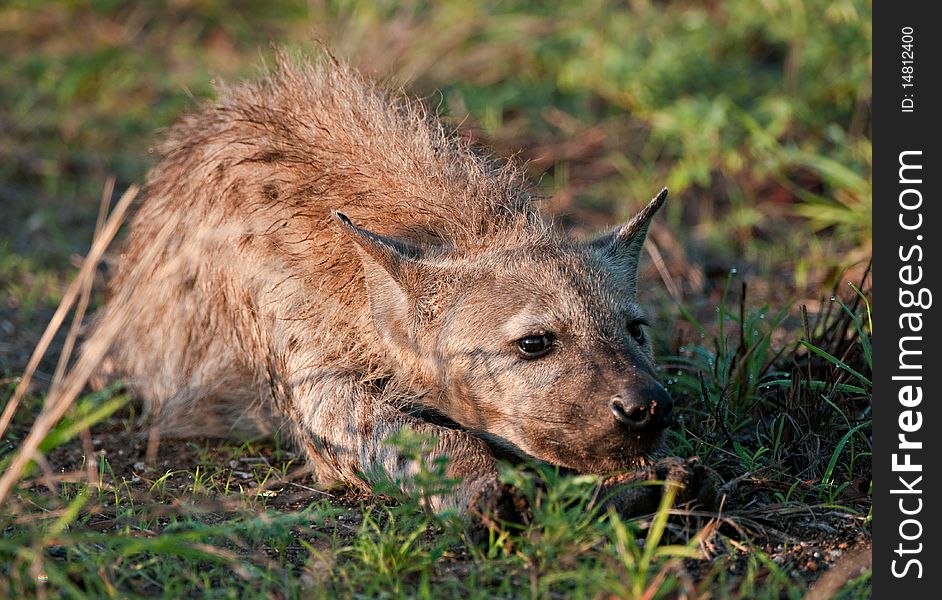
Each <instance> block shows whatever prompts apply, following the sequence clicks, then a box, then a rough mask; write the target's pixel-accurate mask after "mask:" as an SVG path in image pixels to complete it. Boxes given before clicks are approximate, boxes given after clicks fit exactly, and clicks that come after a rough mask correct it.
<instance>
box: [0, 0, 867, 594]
mask: <svg viewBox="0 0 942 600" xmlns="http://www.w3.org/2000/svg"><path fill="white" fill-rule="evenodd" d="M870 19H871V8H870V4H869V3H868V2H864V1H863V0H842V1H839V2H829V1H826V0H774V1H770V2H763V3H755V2H750V1H748V0H732V1H729V2H724V3H699V2H687V1H680V0H673V1H669V2H633V3H627V4H626V3H623V2H615V1H614V0H592V1H590V2H577V1H576V0H572V1H564V2H558V3H534V2H531V1H530V0H515V1H513V2H506V1H501V2H498V1H496V0H484V1H482V2H461V1H458V0H453V1H451V0H450V1H445V2H436V3H424V2H393V1H382V2H361V1H353V0H349V1H328V2H318V3H311V2H303V1H300V0H272V1H271V2H266V3H256V2H240V1H232V2H225V1H222V0H198V1H186V2H169V1H167V2H153V3H139V2H123V1H120V0H70V1H68V2H65V1H62V2H45V3H34V2H31V1H27V0H12V1H10V2H6V3H4V4H3V5H2V6H0V51H2V53H3V56H4V60H3V61H0V107H2V108H0V206H2V214H3V219H0V328H2V329H0V330H2V332H3V336H2V337H0V370H2V375H3V380H2V387H0V389H2V391H0V408H2V405H3V404H5V402H6V401H7V400H8V398H9V397H10V395H11V394H12V389H13V386H14V385H15V382H16V380H17V378H18V377H19V375H20V374H21V373H22V370H23V368H24V366H25V363H26V359H27V358H28V355H29V352H30V351H31V349H32V346H33V344H34V343H35V342H36V340H37V339H38V337H39V334H40V332H41V331H42V328H43V327H45V324H46V321H47V319H48V317H49V315H50V314H51V312H52V309H53V308H54V307H55V305H56V303H57V302H58V300H59V298H60V297H61V294H62V291H63V290H64V288H65V285H66V283H67V282H68V281H69V279H70V278H71V277H73V276H74V274H75V268H74V265H75V264H76V258H77V257H80V256H82V255H83V254H84V253H85V252H87V250H88V246H89V242H90V239H91V235H92V231H93V228H94V223H95V218H96V213H97V206H98V203H99V198H100V195H101V188H102V186H103V185H104V182H105V180H106V179H107V177H109V176H115V177H116V178H117V182H118V185H117V187H118V189H124V188H126V187H127V186H128V185H130V184H132V183H135V182H140V181H142V179H143V177H144V174H145V172H146V169H147V167H148V165H149V164H151V161H152V156H151V154H150V153H149V148H151V147H152V146H153V144H154V143H155V142H156V140H157V139H158V138H159V129H160V128H162V127H166V126H168V125H169V124H171V123H172V122H173V120H174V119H175V118H176V117H177V115H179V114H180V113H181V112H182V111H185V110H189V109H192V108H194V107H195V106H196V105H197V103H198V102H199V101H200V100H201V99H203V98H209V97H211V96H212V93H213V86H214V81H218V80H234V79H238V78H240V77H245V76H252V75H253V74H255V73H257V71H258V68H259V64H260V63H261V62H263V61H265V60H266V57H269V56H270V54H271V50H270V46H269V42H271V41H276V42H278V43H282V44H286V45H287V46H289V47H291V48H297V47H301V48H308V49H310V48H311V47H312V46H315V45H316V44H314V43H313V40H314V39H319V40H322V41H324V42H325V43H326V44H327V45H328V47H329V48H331V50H332V51H333V52H334V53H336V54H337V55H339V56H341V57H343V58H345V59H347V60H350V61H351V62H353V63H354V64H356V65H358V66H359V67H360V68H361V69H363V70H364V71H366V72H367V73H369V74H371V75H373V76H376V77H379V78H383V79H387V80H390V81H391V82H392V83H393V84H402V85H404V86H405V88H406V89H407V90H409V91H410V92H413V93H416V94H419V95H421V96H422V97H424V98H425V100H426V102H427V103H428V104H429V105H430V106H433V107H435V108H436V109H438V110H439V111H440V112H441V113H442V115H443V117H444V118H445V119H446V120H447V121H448V122H449V123H451V124H452V125H454V126H456V127H460V128H461V129H462V130H463V131H464V132H465V133H467V134H468V135H470V136H472V137H474V138H475V139H477V140H479V141H481V142H482V143H484V144H486V145H488V146H489V147H492V148H494V149H495V150H496V151H497V152H498V153H499V154H502V155H510V154H512V153H515V152H517V151H520V153H521V154H520V158H522V159H525V160H527V161H529V163H528V167H527V168H528V170H529V172H530V175H531V176H532V177H533V178H534V179H535V180H538V181H539V182H540V187H541V190H542V191H543V192H545V193H546V194H547V195H548V196H552V197H553V200H552V201H550V202H549V203H548V206H547V208H548V210H549V211H550V212H552V213H553V214H554V216H555V217H556V218H557V219H559V220H560V221H561V222H562V223H563V224H566V225H571V226H572V227H574V228H575V229H576V230H577V231H579V232H585V231H588V230H593V229H601V228H603V227H607V226H610V225H612V224H614V223H616V222H617V221H618V220H619V219H623V218H625V217H626V216H627V215H629V214H630V213H631V212H632V211H633V210H634V209H635V208H636V207H637V206H638V205H640V204H641V203H642V202H644V201H646V200H647V199H648V198H649V197H650V196H651V194H652V193H653V192H654V191H656V190H657V189H659V188H660V187H661V186H663V185H668V186H670V188H671V193H672V201H671V202H670V203H669V204H668V206H667V210H666V214H665V216H664V217H659V219H660V220H659V221H658V223H656V224H655V227H654V230H653V231H652V240H653V242H654V246H655V249H656V250H657V251H658V252H659V254H660V256H661V258H662V259H663V261H664V264H663V265H662V267H663V268H662V270H659V271H658V270H655V269H653V268H650V269H648V272H647V273H646V279H645V281H647V282H648V283H649V284H650V285H649V289H647V290H645V291H644V293H643V298H644V299H645V301H646V303H647V304H648V305H649V308H650V311H651V312H652V319H653V320H654V321H655V322H656V323H657V324H658V326H657V327H655V328H652V330H653V331H654V338H655V339H654V342H655V343H656V345H657V347H658V348H659V350H660V352H659V353H660V355H661V356H660V359H661V360H660V362H661V364H662V368H663V373H662V378H663V379H664V381H665V382H666V383H667V384H668V387H670V389H671V391H672V392H673V394H674V395H675V397H676V398H677V400H678V412H679V414H680V419H681V426H680V427H678V428H675V429H674V430H673V431H672V433H671V437H670V439H669V442H668V445H669V450H670V451H671V452H672V453H674V454H677V455H679V456H698V457H699V458H700V460H701V461H702V462H703V463H705V464H707V465H709V466H711V467H712V468H714V469H715V470H717V472H719V473H720V474H721V475H722V477H723V479H724V480H725V481H726V482H727V488H726V492H728V498H727V501H726V504H725V505H724V508H723V512H722V515H721V517H719V518H715V516H714V518H711V516H707V515H682V514H676V513H678V511H676V510H671V509H670V507H669V506H668V505H666V504H665V505H664V506H662V507H661V510H659V511H658V513H657V514H656V515H651V516H648V517H645V518H641V519H637V520H622V519H620V518H619V517H618V516H617V515H612V514H608V513H600V512H598V511H594V510H592V509H591V508H589V507H590V506H592V504H591V499H592V497H593V494H594V492H595V490H596V486H597V482H596V481H595V480H594V479H593V478H591V477H571V476H563V475H560V474H559V473H558V472H556V471H554V470H552V469H546V468H540V467H535V472H536V473H537V474H538V475H539V477H540V478H541V479H543V480H544V484H543V485H535V484H534V478H533V473H532V472H531V473H529V474H527V473H522V472H521V471H519V470H514V469H511V468H507V469H505V471H504V477H505V479H506V480H507V481H508V482H510V483H512V484H514V485H515V486H516V487H517V488H518V489H519V490H520V491H521V493H523V494H524V495H526V496H527V497H528V498H529V500H530V502H531V505H532V506H534V507H536V508H535V509H534V510H535V518H534V519H533V522H532V523H531V524H530V525H527V526H526V527H517V528H514V527H508V528H507V530H505V531H504V532H503V533H501V534H492V535H491V536H490V538H489V539H485V540H481V539H479V538H478V537H474V538H469V537H468V536H467V534H466V532H465V524H464V522H463V521H461V520H460V519H459V518H457V517H455V516H453V515H452V516H449V517H434V516H430V515H428V514H427V513H425V512H424V511H422V510H420V509H419V507H418V503H417V502H418V500H417V498H403V497H400V496H398V495H396V497H395V500H393V499H391V498H389V497H366V496H363V495H362V494H360V493H358V492H355V491H352V490H344V489H339V490H338V489H333V490H324V489H321V488H320V487H318V486H317V484H316V483H315V482H313V481H311V480H310V479H309V478H307V477H306V476H300V477H299V476H296V475H294V474H295V473H296V469H297V468H299V467H301V466H302V464H303V460H302V459H301V457H300V456H299V455H297V454H295V453H294V452H293V451H292V449H291V448H290V447H286V446H284V445H283V444H282V443H281V441H280V440H277V439H276V440H260V441H256V442H250V443H245V444H235V443H229V442H223V443H220V442H218V441H206V440H192V441H186V442H165V443H164V445H163V446H162V448H161V452H160V454H159V456H160V460H159V461H158V463H157V464H151V465H147V464H144V461H143V457H144V454H145V446H146V440H144V439H143V438H142V436H141V434H140V433H139V431H138V429H137V421H138V419H137V417H138V414H137V411H138V410H139V409H138V407H137V406H136V405H135V404H134V403H133V402H129V401H128V399H127V398H125V397H124V396H123V395H120V394H116V393H115V392H114V391H109V392H105V393H100V394H88V395H86V396H84V397H82V398H80V400H79V401H78V402H77V403H76V404H75V406H73V407H72V408H71V409H70V411H69V413H68V414H67V415H66V418H65V419H63V421H62V422H61V423H60V424H59V425H58V426H57V427H56V428H55V429H53V430H52V431H51V432H50V434H49V436H47V438H46V440H45V441H44V443H43V446H42V450H43V453H44V456H45V457H46V462H45V464H44V463H43V462H42V461H40V463H39V464H36V465H34V466H33V467H32V468H31V470H30V472H29V473H28V474H27V476H26V477H25V479H24V480H23V482H22V483H21V485H20V487H19V488H18V489H17V491H16V492H15V494H14V499H13V500H12V502H11V503H10V505H9V508H10V509H11V510H7V508H8V507H7V506H4V510H2V511H0V528H2V532H3V533H2V535H0V595H3V596H24V597H32V596H39V595H41V594H43V593H46V594H48V595H49V596H51V597H138V596H162V597H181V596H194V597H213V598H215V597H226V598H229V597H233V598H234V597H241V598H245V597H257V596H270V597H278V598H281V597H307V596H309V595H310V593H311V591H312V590H319V591H323V592H324V595H326V596H331V597H416V596H417V597H436V598H437V597H451V596H460V597H471V598H493V597H507V598H511V597H512V598H518V597H529V598H557V597H566V598H569V597H573V598H595V597H600V596H603V597H604V596H616V597H633V598H670V597H677V596H678V595H686V596H687V597H697V596H700V595H704V594H707V593H709V594H710V596H711V597H717V598H743V599H745V598H783V597H784V598H799V597H802V596H803V595H804V593H805V592H806V591H807V590H808V588H809V586H810V585H812V583H813V581H814V579H815V578H816V577H817V576H818V575H820V573H821V572H822V571H823V570H824V569H826V568H827V567H828V566H830V565H831V564H833V563H834V562H835V561H837V560H840V559H841V556H844V555H847V554H849V553H851V552H852V551H853V549H854V548H855V547H857V546H859V545H860V544H862V543H865V542H866V540H868V539H869V524H870V520H871V518H872V514H871V509H870V507H871V498H870V493H871V492H870V489H871V475H870V473H871V469H870V460H871V456H870V452H871V448H870V441H869V440H870V433H871V427H872V415H871V403H872V399H871V396H872V384H871V382H872V376H871V371H872V366H873V365H872V354H871V348H870V341H869V340H870V335H871V333H872V315H871V307H870V305H869V302H868V298H869V287H868V286H869V277H865V274H866V272H867V270H866V269H867V268H866V264H867V262H868V259H869V256H870V253H871V250H870V246H871V222H870V219H871V217H870V207H871V197H872V191H871V179H870V172H871V152H872V146H871V138H870V81H871V66H870V45H871V29H870V28H871V24H870ZM313 52H314V53H315V54H316V53H317V52H318V51H317V50H314V51H313ZM102 270H103V271H106V269H102ZM103 275H104V273H103V274H102V277H100V278H99V279H100V280H101V279H103ZM658 278H660V279H665V280H667V282H668V283H669V284H672V285H673V286H674V292H675V293H676V296H671V297H669V296H668V294H667V293H666V292H664V291H662V290H661V285H660V283H659V281H658ZM848 280H851V281H854V282H855V283H856V282H863V285H864V286H867V287H863V286H857V287H854V288H853V289H851V288H849V287H847V286H846V285H845V283H844V282H846V281H848ZM861 287H863V290H864V292H863V293H861V292H860V289H861ZM99 288H100V286H99ZM832 288H833V289H835V290H839V291H834V292H832V291H831V290H832ZM96 293H98V292H97V291H96ZM832 295H833V296H834V299H833V300H828V298H829V297H830V296H832ZM822 298H823V300H822ZM95 301H97V298H93V304H94V303H95ZM59 346H61V342H57V343H55V344H54V346H53V347H54V348H57V347H59ZM54 358H55V357H53V358H52V359H47V360H46V361H44V362H43V363H41V365H40V372H39V373H38V374H37V383H36V385H35V386H34V389H33V390H32V391H31V393H30V394H28V395H27V397H26V398H25V400H24V402H23V405H22V406H21V407H20V409H19V410H18V411H17V413H16V415H15V418H14V421H13V424H12V426H11V429H10V431H8V432H7V433H6V434H5V436H4V439H3V440H0V444H2V445H0V472H2V471H3V470H4V469H5V468H6V466H7V465H8V464H9V460H10V458H11V456H12V451H13V450H14V449H15V448H16V446H17V444H18V443H19V442H20V441H21V440H22V439H23V437H24V436H25V435H26V432H27V430H28V427H29V425H30V423H31V422H32V420H33V418H34V415H35V414H37V413H38V411H39V410H40V408H41V406H42V403H43V402H44V398H45V391H46V385H47V384H48V380H49V377H50V374H51V373H52V372H53V370H54V368H55V362H54ZM394 442H395V443H397V444H399V445H400V447H401V448H402V449H403V451H405V452H406V453H412V454H421V452H422V451H423V448H425V447H426V444H427V440H426V441H423V440H421V439H414V438H410V437H409V436H403V437H400V438H399V439H397V440H395V441H394ZM442 467H443V465H440V464H439V465H432V466H431V467H430V468H429V469H427V470H426V471H425V472H423V474H422V485H423V486H425V489H426V490H427V492H428V493H434V491H436V490H440V489H441V488H442V487H447V486H448V485H451V482H448V481H447V480H444V479H443V478H442V477H441V473H442V471H441V469H442ZM287 477H293V479H291V480H290V481H285V478H287ZM390 495H394V494H392V492H391V491H390ZM802 543H804V544H805V545H802ZM841 544H844V546H843V547H842V546H841ZM815 553H817V555H816V554H815ZM869 594H870V582H869V574H868V573H866V572H865V573H862V574H860V575H859V576H855V577H854V578H853V579H851V580H849V581H848V582H846V584H845V585H844V588H843V590H842V592H841V593H840V595H839V597H841V598H864V597H868V596H869Z"/></svg>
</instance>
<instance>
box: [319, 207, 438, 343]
mask: <svg viewBox="0 0 942 600" xmlns="http://www.w3.org/2000/svg"><path fill="white" fill-rule="evenodd" d="M331 216H333V218H334V219H335V220H336V221H337V222H338V223H339V224H340V225H341V229H342V230H343V232H344V233H345V234H346V235H347V238H348V239H350V240H351V241H353V242H354V246H355V247H356V249H357V252H358V253H359V255H360V261H361V263H362V264H363V274H364V279H365V281H366V292H367V295H368V296H369V302H370V312H371V314H372V316H373V325H374V327H376V331H377V333H379V336H380V338H382V339H383V340H384V341H385V342H386V343H388V344H390V345H391V346H393V347H395V348H399V349H401V350H412V351H415V349H416V344H415V337H414V336H413V335H412V331H413V327H412V326H413V324H414V323H415V320H416V314H415V313H416V311H415V306H416V300H417V298H418V296H419V292H420V290H421V289H422V286H421V281H422V279H423V278H422V265H420V264H419V261H418V258H419V252H418V250H417V249H416V248H415V247H413V246H411V245H409V244H407V243H405V242H403V241H401V240H397V239H395V238H391V237H386V236H382V235H379V234H377V233H373V232H372V231H369V230H366V229H363V228H361V227H357V226H356V225H354V224H353V222H352V221H351V220H350V219H349V218H348V217H347V215H345V214H343V213H341V212H338V211H333V212H332V213H331Z"/></svg>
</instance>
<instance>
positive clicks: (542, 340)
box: [517, 333, 553, 359]
mask: <svg viewBox="0 0 942 600" xmlns="http://www.w3.org/2000/svg"><path fill="white" fill-rule="evenodd" d="M552 347H553V338H551V337H550V336H549V335H547V334H545V333H544V334H540V335H528V336H527V337H525V338H520V339H519V340H517V353H518V354H520V357H521V358H527V359H530V358H539V357H540V356H543V355H544V354H546V353H547V352H549V351H550V349H552Z"/></svg>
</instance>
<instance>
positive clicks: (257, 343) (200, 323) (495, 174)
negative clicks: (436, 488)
mask: <svg viewBox="0 0 942 600" xmlns="http://www.w3.org/2000/svg"><path fill="white" fill-rule="evenodd" d="M159 151H160V153H161V155H162V160H161V162H160V163H159V164H158V165H157V166H156V168H154V169H153V171H152V172H151V173H150V175H149V178H148V180H147V183H146V186H145V189H144V192H143V194H142V196H143V201H142V202H141V205H140V207H139V209H138V211H137V213H136V216H135V218H134V219H133V222H132V224H131V227H130V234H129V236H128V239H127V241H126V243H125V246H124V249H123V253H122V254H121V255H120V258H119V259H118V260H117V266H116V275H115V277H114V279H113V281H112V282H111V287H112V292H116V291H121V292H122V293H121V294H120V295H119V294H114V297H115V298H117V297H119V296H120V297H124V298H130V299H129V300H127V301H124V302H117V301H112V302H110V303H108V304H107V305H106V306H105V308H104V309H103V310H102V311H101V313H100V314H99V315H98V317H97V318H98V319H99V322H101V321H102V320H110V319H119V320H121V321H122V322H125V323H127V325H126V327H125V328H124V330H123V332H122V334H121V335H120V336H119V338H118V340H117V341H116V342H115V343H114V345H113V347H112V348H111V351H110V353H109V359H108V360H107V361H106V363H105V365H104V366H103V368H102V372H101V374H100V375H101V376H102V379H116V378H120V379H123V380H125V381H126V382H127V383H128V385H129V387H130V389H131V390H132V391H133V392H134V393H135V394H136V395H137V396H139V397H140V398H142V399H143V400H144V402H145V404H146V407H147V408H148V410H149V412H150V413H151V414H152V416H153V418H154V419H155V421H156V423H158V424H159V426H160V428H161V432H162V433H173V434H176V435H184V436H188V435H199V436H236V435H241V436H245V435H258V434H268V433H271V432H273V431H275V430H280V431H282V432H283V433H287V434H289V435H290V436H291V438H292V439H293V440H294V441H295V442H296V443H297V445H298V446H299V447H300V448H303V449H305V450H306V452H307V454H308V456H309V458H310V460H311V461H312V463H313V465H314V467H315V470H316V473H317V476H318V477H319V478H321V479H322V480H325V481H329V480H343V481H347V482H353V483H356V484H361V485H369V484H370V483H372V482H373V481H374V480H376V479H378V478H391V479H394V480H397V481H399V482H400V483H401V485H402V487H403V489H405V490H406V491H408V490H410V489H411V477H412V475H413V474H414V473H415V472H416V469H417V465H415V464H413V463H412V462H411V461H408V460H405V459H403V458H402V457H400V456H399V455H398V454H397V452H396V450H395V448H393V447H390V446H389V445H387V444H386V443H385V441H386V439H387V438H388V436H389V435H391V434H393V433H395V432H396V431H398V430H400V429H401V428H403V427H404V426H410V427H412V428H414V429H416V430H418V431H420V432H425V433H430V434H434V435H435V436H437V440H438V441H437V446H436V447H435V449H434V451H433V453H432V456H431V457H430V458H435V457H436V456H448V457H449V458H450V463H449V467H448V469H449V473H450V474H451V475H453V476H455V477H458V478H460V479H461V480H462V482H463V483H462V484H461V485H460V486H459V488H458V490H457V491H456V492H455V493H454V494H452V495H448V496H443V497H437V498H435V499H433V501H432V503H433V505H434V507H435V508H443V507H457V508H459V509H467V508H468V507H469V505H470V504H471V503H472V502H473V500H474V499H475V498H477V497H480V496H481V494H482V493H484V492H485V491H487V490H493V489H496V468H495V462H494V460H495V459H494V454H493V451H492V448H501V449H503V450H507V451H510V452H513V453H516V454H519V455H524V456H530V457H534V458H537V459H540V460H544V461H548V462H551V463H554V464H559V465H563V466H566V467H570V468H573V469H576V470H579V471H586V472H602V471H610V470H615V469H621V468H626V467H632V466H636V465H637V464H638V462H639V460H640V459H641V458H642V457H643V456H645V455H646V454H648V453H650V452H651V451H653V450H654V449H656V448H657V446H658V444H659V441H660V437H661V430H662V429H663V426H664V425H666V422H667V420H668V418H669V413H670V398H669V396H668V395H667V393H666V392H665V391H664V390H663V388H662V387H661V386H660V385H659V384H658V383H657V381H656V378H655V375H654V372H655V366H654V361H653V358H652V354H651V350H650V347H649V345H648V343H647V341H646V340H645V339H644V336H643V332H642V330H641V324H642V323H643V315H642V311H641V309H640V307H639V306H638V305H637V304H636V303H635V300H634V298H635V273H636V270H637V262H638V257H639V254H640V251H641V246H642V242H643V241H644V237H645V233H646V231H647V227H648V223H649V221H650V219H651V217H652V216H653V215H654V213H655V212H656V211H657V209H658V208H659V207H660V205H661V203H662V202H663V200H664V197H665V196H666V192H662V193H661V194H659V195H658V197H657V198H655V199H654V201H652V202H651V204H650V205H649V206H648V207H647V208H646V209H645V210H643V211H642V212H641V213H639V214H638V216H636V217H635V218H634V219H633V220H632V221H630V222H629V223H628V224H626V225H625V226H623V227H621V228H618V229H615V230H613V231H611V232H609V233H607V234H605V235H603V236H601V237H600V238H598V239H596V240H593V241H591V242H586V243H582V242H577V241H574V240H572V239H569V238H568V237H567V236H566V235H565V234H564V233H563V232H560V231H557V230H555V229H553V228H552V227H551V226H549V225H548V224H547V223H545V222H544V221H543V220H542V219H541V218H539V217H538V215H537V214H536V212H535V209H534V206H533V203H532V201H531V193H530V191H529V188H528V187H527V184H526V183H525V182H524V180H523V178H522V177H521V174H520V172H519V171H518V170H517V169H516V168H515V167H514V166H512V165H507V164H498V163H496V162H495V161H493V160H491V159H488V158H485V157H482V156H481V155H480V154H479V153H477V152H475V150H473V149H472V148H471V147H469V145H468V144H467V143H466V142H464V141H462V140H461V139H460V138H458V137H456V136H454V135H452V134H450V133H449V132H447V131H446V130H445V129H444V128H443V127H442V125H441V124H440V123H439V122H438V121H437V120H436V119H435V118H433V117H431V116H430V115H429V114H428V113H427V112H426V111H425V110H424V109H423V108H422V106H421V105H420V104H418V103H416V102H413V101H409V100H406V99H403V98H401V97H399V96H397V95H395V94H391V93H389V92H386V91H384V90H382V89H379V88H377V87H376V86H375V85H373V84H371V83H368V82H366V81H364V80H363V79H361V77H360V76H359V75H357V74H356V73H354V72H353V71H352V70H351V69H349V68H348V67H346V66H343V65H340V64H337V63H335V62H329V61H325V62H321V63H319V64H310V63H297V62H294V61H290V60H285V59H284V58H282V59H279V61H278V65H277V67H276V69H275V70H274V72H272V73H270V74H269V75H268V77H267V78H265V79H263V80H261V81H259V82H257V83H248V84H242V85H238V86H235V87H230V88H226V89H223V90H222V91H221V95H220V98H219V100H218V101H217V102H215V103H213V104H210V105H207V106H204V107H203V108H202V109H201V110H200V111H198V112H196V113H195V114H192V115H189V116H187V117H185V118H183V120H182V121H181V122H180V123H179V124H177V125H176V126H175V127H173V128H172V129H171V130H170V132H169V134H168V136H167V138H166V141H165V142H164V143H163V144H162V145H161V146H160V148H159ZM528 338H529V339H531V340H532V339H533V338H536V339H537V341H538V342H539V341H540V340H542V341H543V342H545V345H546V348H545V349H544V350H545V354H542V355H541V356H538V357H528V356H525V355H524V354H522V351H521V349H520V344H521V340H524V339H528ZM541 352H542V351H541Z"/></svg>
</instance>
